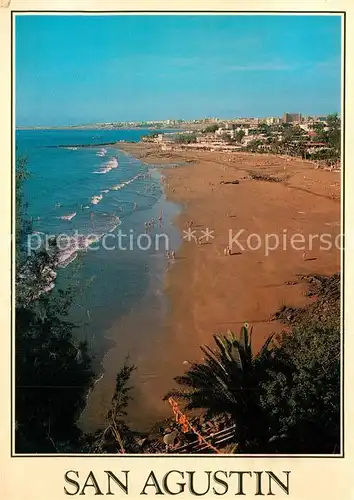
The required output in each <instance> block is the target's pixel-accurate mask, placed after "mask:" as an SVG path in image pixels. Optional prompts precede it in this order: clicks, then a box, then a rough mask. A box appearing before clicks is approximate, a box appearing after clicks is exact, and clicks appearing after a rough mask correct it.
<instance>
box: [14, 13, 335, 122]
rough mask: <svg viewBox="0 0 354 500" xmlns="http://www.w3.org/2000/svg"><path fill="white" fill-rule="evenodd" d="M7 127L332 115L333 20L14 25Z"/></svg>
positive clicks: (123, 19) (21, 20) (33, 19)
mask: <svg viewBox="0 0 354 500" xmlns="http://www.w3.org/2000/svg"><path fill="white" fill-rule="evenodd" d="M15 27H16V38H15V42H16V51H15V65H16V69H15V70H16V125H17V126H26V125H67V124H79V123H92V122H106V121H120V120H159V119H169V118H171V119H177V118H183V119H190V118H198V117H204V116H219V117H224V118H231V117H237V116H278V115H281V114H282V113H283V112H284V111H288V112H297V111H299V112H302V113H304V114H326V113H330V112H335V111H337V112H339V111H340V66H341V19H340V17H339V16H275V15H269V16H261V15H259V16H212V15H210V16H200V15H196V16H192V15H189V16H172V15H170V16H163V15H161V16H158V15H152V16H62V15H60V16H49V15H48V16H35V15H32V16H17V17H16V20H15Z"/></svg>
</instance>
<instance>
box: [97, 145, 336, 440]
mask: <svg viewBox="0 0 354 500" xmlns="http://www.w3.org/2000/svg"><path fill="white" fill-rule="evenodd" d="M116 147H118V148H119V149H121V150H122V151H125V152H126V153H128V154H130V155H132V156H134V157H135V158H137V159H139V160H141V161H142V162H144V163H146V164H151V165H153V166H155V167H156V168H157V169H158V170H159V171H160V175H161V183H162V184H163V188H164V193H165V195H166V198H167V201H171V202H173V203H175V204H178V205H179V206H180V207H181V210H180V212H179V214H178V215H177V217H175V218H174V219H173V220H172V222H173V224H174V225H176V227H177V228H178V230H179V232H180V234H181V235H182V234H183V230H186V229H187V221H189V220H191V219H193V220H194V227H193V229H194V230H196V231H200V230H201V229H205V228H207V227H209V228H210V229H211V230H213V231H215V233H214V234H215V238H214V239H213V240H212V241H211V242H209V243H208V244H202V245H196V244H195V243H194V242H187V241H182V244H181V245H180V246H179V248H178V250H177V252H176V253H177V258H176V261H175V262H173V265H171V266H168V269H167V272H166V271H163V273H164V277H165V279H164V283H163V284H161V291H162V293H163V295H164V296H165V297H166V304H167V305H166V308H165V318H164V319H163V320H162V323H159V324H155V329H154V328H152V326H153V322H154V319H152V320H151V321H150V323H151V325H150V330H149V328H148V329H147V330H149V331H147V330H146V329H145V321H144V317H141V318H140V319H138V320H137V321H133V323H132V318H131V317H130V316H129V315H128V316H127V317H125V318H122V320H121V321H120V323H119V325H117V326H116V327H115V333H114V340H115V342H116V344H117V345H116V347H114V348H113V349H111V350H110V351H109V352H108V353H107V354H106V356H105V359H106V365H107V366H109V367H110V371H111V373H110V375H109V378H110V379H111V381H112V380H113V378H114V374H115V373H116V372H117V371H118V370H117V368H118V367H119V363H120V362H121V361H122V359H123V358H122V353H119V338H120V336H124V335H126V334H127V332H131V333H129V335H134V333H133V331H132V327H133V329H136V328H137V325H140V326H141V331H140V335H142V339H141V338H140V337H139V336H138V335H137V336H136V342H138V343H141V342H143V343H144V346H145V347H144V349H145V350H144V352H143V353H142V349H141V346H140V348H139V349H138V350H136V351H135V352H136V353H137V357H136V358H135V359H133V360H132V361H133V362H134V364H136V365H137V368H138V370H137V372H138V374H137V375H134V376H133V380H132V385H133V386H134V393H133V396H135V400H133V401H132V402H131V403H130V405H129V408H128V418H127V421H128V423H129V424H130V425H132V426H133V427H134V428H137V430H139V431H148V430H149V428H151V427H152V426H153V424H154V423H156V422H157V421H162V420H163V419H165V418H168V417H170V416H171V410H170V408H169V406H168V404H167V403H166V402H164V401H162V398H163V396H164V395H165V394H166V393H167V392H168V391H169V390H170V389H172V387H173V386H174V381H173V378H174V377H176V376H178V375H182V373H183V372H184V370H185V365H186V361H194V360H198V359H200V357H201V354H200V353H201V351H200V349H199V346H200V345H201V344H210V343H211V341H212V335H213V334H215V333H226V331H227V329H231V330H232V331H233V332H234V333H235V334H236V335H238V333H239V329H240V327H241V326H242V324H243V323H244V322H245V321H248V322H249V323H251V324H252V325H253V326H254V335H253V338H254V347H255V349H256V350H257V349H258V348H260V347H261V345H262V344H263V341H264V339H265V338H266V337H267V336H268V335H269V334H270V333H272V332H280V331H282V330H284V329H285V328H286V327H285V325H284V323H283V322H280V321H276V320H275V319H274V315H275V313H276V312H277V311H278V310H279V309H281V308H282V307H283V306H284V305H286V306H291V307H294V308H301V307H305V306H307V305H308V304H309V303H310V302H311V299H309V297H307V285H306V282H305V281H304V280H301V276H302V275H307V274H323V275H330V274H333V273H335V272H337V271H338V270H339V268H340V255H339V251H338V250H334V251H331V252H322V253H321V254H319V253H318V249H316V247H314V250H313V251H312V254H311V255H310V257H309V259H308V260H306V261H305V260H303V259H302V257H301V254H302V253H301V252H294V251H288V252H284V251H283V252H282V251H281V250H276V251H274V252H273V253H271V254H270V255H269V256H268V257H265V256H264V255H262V251H252V252H251V251H246V252H235V254H234V255H232V256H231V257H230V258H229V257H225V256H224V255H223V249H224V247H225V245H226V244H227V238H228V230H229V229H230V228H231V229H233V230H234V231H236V230H237V229H238V228H240V227H241V228H245V229H247V231H248V232H249V233H252V232H262V231H263V232H264V231H269V232H271V233H272V232H276V230H279V229H281V228H288V227H290V228H293V229H294V230H295V229H296V230H300V231H303V232H304V233H312V232H319V229H322V230H328V231H331V232H332V233H333V234H335V233H336V231H337V230H339V227H340V226H338V227H337V226H336V224H338V225H339V221H340V203H339V200H340V198H339V196H340V175H339V174H338V173H334V172H328V171H318V170H315V169H314V167H313V165H312V164H311V163H310V162H306V161H302V160H299V159H297V158H295V159H291V160H288V159H284V158H283V157H275V156H274V155H257V154H252V153H251V154H249V153H236V154H235V153H234V154H232V156H230V155H229V154H225V153H224V154H220V153H216V152H194V151H193V152H191V151H168V152H166V151H161V150H160V149H159V148H158V147H156V145H151V144H147V143H121V142H119V143H117V144H116ZM230 160H231V161H230ZM174 167H175V168H174ZM250 171H251V172H255V171H262V172H264V171H267V172H268V174H269V175H271V176H279V178H281V181H280V182H266V181H259V180H255V179H250V178H249V174H248V173H249V172H250ZM230 181H231V182H234V181H238V183H237V184H230V185H228V184H224V183H225V182H230ZM289 198H290V201H289ZM285 204H287V205H288V211H289V212H285V211H284V210H283V207H284V206H285ZM326 224H330V225H328V226H327V225H326ZM299 276H300V278H299ZM148 293H154V291H153V290H150V292H148ZM143 300H144V299H143ZM155 319H156V318H155ZM160 319H161V318H160ZM134 324H135V326H133V325H134ZM155 330H157V333H156V332H155ZM152 332H153V334H154V335H155V337H154V338H155V340H156V339H157V343H156V342H151V341H149V335H151V334H152ZM135 333H136V332H135ZM138 351H139V352H138ZM112 370H113V371H112ZM100 383H102V381H101V382H100ZM111 385H112V384H111ZM106 397H107V395H106ZM108 399H109V400H110V398H108ZM102 403H103V400H102V399H101V400H100V402H98V403H96V404H95V407H99V405H100V404H101V405H102ZM107 403H109V401H107V400H106V401H105V405H106V404H107Z"/></svg>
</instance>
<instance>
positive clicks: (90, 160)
mask: <svg viewBox="0 0 354 500" xmlns="http://www.w3.org/2000/svg"><path fill="white" fill-rule="evenodd" d="M154 132H156V131H151V130H95V129H92V130H87V129H85V130H76V129H75V130H53V129H52V130H17V131H16V154H17V155H21V156H25V157H26V159H27V170H28V171H29V173H30V177H29V179H28V180H26V182H25V186H24V201H25V202H26V204H27V216H28V218H30V219H31V221H32V233H31V235H30V240H29V241H30V242H31V245H32V247H33V248H35V247H36V245H39V242H45V241H46V238H49V237H50V236H58V235H60V242H61V246H60V248H61V250H60V252H61V253H60V260H59V262H60V264H59V268H58V277H57V280H56V284H55V286H56V287H62V288H63V287H64V288H65V287H66V286H73V287H74V290H75V301H74V304H73V305H72V307H71V310H70V315H69V317H70V319H71V320H73V321H74V322H75V323H76V324H77V325H79V326H78V328H77V329H76V330H75V336H76V337H77V338H78V339H80V340H85V341H86V342H87V344H88V348H89V350H90V352H91V354H92V355H93V368H94V371H95V373H96V379H97V381H98V382H100V387H102V394H100V393H99V394H98V395H97V391H98V392H99V390H98V389H97V386H95V387H96V388H95V391H96V394H95V398H94V399H95V401H99V403H97V404H96V403H94V404H91V403H90V397H91V396H90V394H89V395H88V410H87V412H86V413H87V414H88V416H87V417H85V418H83V422H82V426H83V427H84V428H85V427H86V428H89V430H94V428H95V426H100V425H102V423H103V420H104V415H105V412H106V410H107V408H108V406H109V401H110V397H111V396H112V387H113V385H114V384H113V383H114V380H112V379H113V378H114V377H113V375H112V377H111V378H110V379H109V380H106V382H105V383H103V382H102V380H103V379H104V377H105V370H106V371H110V372H112V374H113V373H114V372H115V371H118V369H119V368H120V366H121V364H122V363H123V360H124V359H125V358H126V357H129V356H130V358H131V362H132V363H136V361H137V360H139V359H140V360H141V359H144V350H146V346H147V344H148V345H149V348H151V346H153V344H154V342H156V343H157V344H158V343H159V342H160V341H161V335H163V334H164V333H163V332H164V329H163V327H162V323H163V318H164V316H165V315H166V314H167V311H168V308H169V305H168V303H167V298H166V297H165V296H164V276H165V273H166V270H167V268H168V265H169V263H168V262H167V259H166V250H168V249H169V250H177V248H178V247H179V245H180V243H181V239H180V233H179V231H178V229H177V227H176V226H175V224H174V220H175V218H176V216H177V215H178V213H179V211H180V207H179V206H178V205H176V204H174V203H171V202H169V201H168V200H167V199H166V196H165V193H164V190H163V183H162V182H161V181H162V174H161V165H160V166H155V165H151V164H145V163H144V162H143V161H142V160H138V159H137V158H134V157H133V156H131V155H129V154H127V153H125V152H124V151H122V150H120V149H119V141H128V142H137V141H139V140H140V139H141V137H142V136H144V135H147V134H151V133H154ZM116 141H117V142H118V144H117V145H115V146H114V147H113V146H110V145H107V144H106V143H112V142H116ZM105 144H106V145H105ZM167 166H168V165H167ZM148 223H150V224H148ZM119 232H120V233H119ZM118 234H121V235H122V234H123V235H126V236H121V237H120V238H121V239H120V243H119V242H118V237H117V235H118ZM107 235H110V236H109V237H107ZM103 241H106V243H105V245H103ZM138 241H139V242H140V243H139V244H138ZM166 242H167V243H166ZM149 244H150V246H149ZM108 247H109V248H108ZM145 313H146V314H145ZM123 318H130V319H129V321H128V322H126V327H125V328H123V327H122V326H121V325H122V321H123ZM134 318H138V319H137V320H135V319H134ZM143 339H144V341H143ZM140 344H141V348H139V345H140ZM117 345H118V346H119V359H114V360H113V362H112V363H113V365H114V366H109V367H108V368H107V366H106V367H105V368H104V358H105V356H107V354H108V353H109V352H110V350H112V349H113V348H115V349H117ZM147 376H148V377H153V376H154V373H149V374H147ZM142 378H144V376H143V375H142ZM136 382H137V383H139V384H143V383H144V380H143V379H139V377H138V378H137V379H136ZM112 384H113V385H112ZM136 408H137V411H138V412H139V413H141V408H139V405H138V404H136ZM133 417H134V416H133ZM133 417H132V418H133ZM154 418H155V417H154V415H149V418H148V420H149V419H150V421H152V420H153V419H154ZM85 419H86V422H85ZM133 420H134V418H133ZM87 422H88V424H87Z"/></svg>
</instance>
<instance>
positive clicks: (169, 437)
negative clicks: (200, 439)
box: [163, 431, 178, 446]
mask: <svg viewBox="0 0 354 500" xmlns="http://www.w3.org/2000/svg"><path fill="white" fill-rule="evenodd" d="M177 436H178V431H173V432H170V433H169V434H165V435H164V437H163V442H164V443H165V445H166V446H173V445H174V442H175V440H176V438H177Z"/></svg>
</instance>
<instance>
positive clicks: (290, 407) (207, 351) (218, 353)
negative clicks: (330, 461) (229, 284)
mask: <svg viewBox="0 0 354 500" xmlns="http://www.w3.org/2000/svg"><path fill="white" fill-rule="evenodd" d="M214 341H215V343H216V349H211V348H209V347H206V346H203V347H202V351H203V354H204V358H203V361H202V362H199V363H193V364H192V365H191V366H190V368H189V369H188V370H187V372H186V373H185V374H184V375H182V376H180V377H177V378H176V379H175V380H176V382H178V384H180V385H181V386H182V387H183V389H179V390H175V391H172V392H171V393H170V394H169V395H172V394H173V395H174V396H175V397H177V398H180V399H182V400H184V401H186V408H187V409H195V408H202V409H204V410H205V413H206V415H207V416H208V417H212V416H215V415H220V414H224V413H227V414H229V415H231V416H232V418H233V420H234V421H235V423H236V436H235V440H236V442H237V453H244V452H247V453H334V452H339V451H340V450H339V443H340V334H339V328H338V325H336V324H332V323H329V324H327V323H326V324H325V325H323V324H321V323H311V322H307V323H306V324H303V325H298V326H297V327H296V328H294V330H293V332H292V333H290V334H289V333H286V334H285V333H284V334H282V335H281V336H280V337H279V338H278V339H277V342H275V343H273V342H272V346H271V349H270V343H271V341H272V337H269V338H268V339H267V341H266V343H265V344H264V346H263V347H262V349H261V350H260V352H259V353H258V354H254V353H253V352H252V346H251V335H250V331H249V330H248V328H247V327H243V328H242V330H241V336H240V339H239V340H237V339H236V338H235V337H234V336H233V335H232V334H229V335H228V336H217V335H215V336H214Z"/></svg>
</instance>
